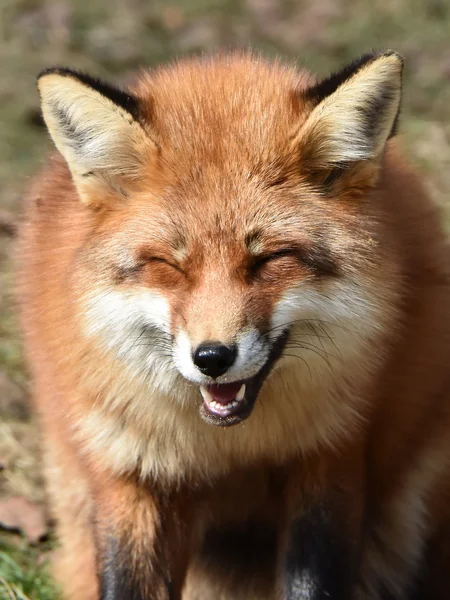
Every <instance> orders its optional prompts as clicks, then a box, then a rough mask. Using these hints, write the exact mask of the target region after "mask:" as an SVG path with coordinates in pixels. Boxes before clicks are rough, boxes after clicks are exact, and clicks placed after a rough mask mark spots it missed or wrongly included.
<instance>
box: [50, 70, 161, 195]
mask: <svg viewBox="0 0 450 600" xmlns="http://www.w3.org/2000/svg"><path fill="white" fill-rule="evenodd" d="M39 91H40V94H41V101H42V113H43V116H44V120H45V122H46V125H47V127H48V130H49V132H50V135H51V137H52V139H53V141H54V143H55V145H56V147H57V148H58V150H59V151H60V152H61V154H62V155H63V156H64V158H65V159H66V161H67V163H68V165H69V168H70V170H71V172H72V175H73V177H74V180H75V183H76V184H77V183H79V184H80V185H82V184H83V182H82V178H83V177H86V176H90V175H92V174H99V173H101V174H102V176H103V177H104V178H106V179H112V178H114V177H115V176H121V175H128V176H133V175H134V174H136V172H137V171H138V169H139V164H140V162H141V161H142V158H143V157H142V150H143V149H144V148H145V147H149V146H150V148H151V147H152V144H151V141H150V139H149V137H148V136H147V135H146V133H145V132H144V130H143V128H142V126H141V125H140V124H139V123H138V122H137V121H136V120H134V119H133V117H132V115H131V114H129V113H128V112H127V111H126V110H124V109H123V108H122V107H121V106H119V105H117V104H115V103H114V102H113V101H112V100H110V99H109V98H108V97H106V96H104V95H102V94H101V93H100V92H99V91H97V90H95V89H94V88H91V87H90V86H89V85H87V84H85V83H83V82H81V81H79V80H78V79H76V78H75V77H71V76H68V75H61V74H58V73H49V74H47V75H44V76H42V77H41V78H40V80H39Z"/></svg>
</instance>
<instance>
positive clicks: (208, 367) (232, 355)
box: [193, 342, 237, 378]
mask: <svg viewBox="0 0 450 600" xmlns="http://www.w3.org/2000/svg"><path fill="white" fill-rule="evenodd" d="M236 356H237V349H236V346H224V345H222V344H217V343H214V342H207V343H205V344H200V346H198V348H197V349H196V351H195V353H194V356H193V360H194V364H195V366H196V367H197V368H198V369H199V370H200V371H201V372H202V373H204V374H205V375H208V376H209V377H214V378H215V377H219V376H220V375H223V374H224V373H226V372H227V371H228V369H229V368H230V367H231V365H232V364H233V363H234V361H235V360H236Z"/></svg>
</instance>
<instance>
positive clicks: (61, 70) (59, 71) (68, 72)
mask: <svg viewBox="0 0 450 600" xmlns="http://www.w3.org/2000/svg"><path fill="white" fill-rule="evenodd" d="M46 75H60V76H61V77H74V78H75V79H79V78H80V77H82V76H83V74H82V73H80V72H79V71H77V70H75V69H69V68H68V67H59V66H58V67H47V68H46V69H42V71H41V72H40V73H39V74H38V76H37V77H36V80H37V81H39V80H40V79H41V78H42V77H45V76H46Z"/></svg>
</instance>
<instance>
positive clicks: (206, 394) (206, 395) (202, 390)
mask: <svg viewBox="0 0 450 600" xmlns="http://www.w3.org/2000/svg"><path fill="white" fill-rule="evenodd" d="M200 394H201V395H202V396H203V400H204V401H205V402H208V404H212V403H213V402H214V400H213V397H212V396H211V394H210V393H209V392H208V390H207V389H206V388H205V387H203V386H202V385H201V386H200Z"/></svg>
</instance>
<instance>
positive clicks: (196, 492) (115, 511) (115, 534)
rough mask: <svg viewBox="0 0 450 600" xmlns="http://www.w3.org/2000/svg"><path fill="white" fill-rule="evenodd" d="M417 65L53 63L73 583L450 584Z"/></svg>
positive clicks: (100, 594)
mask: <svg viewBox="0 0 450 600" xmlns="http://www.w3.org/2000/svg"><path fill="white" fill-rule="evenodd" d="M401 76H402V59H401V58H400V57H399V56H398V55H397V54H396V53H394V52H385V53H374V54H368V55H365V56H363V57H361V58H360V59H359V60H357V61H355V62H354V63H352V64H351V65H349V66H347V67H346V68H344V69H343V70H342V71H340V72H338V73H335V74H332V75H330V76H329V77H327V78H326V79H324V80H322V81H317V80H315V79H314V78H313V77H312V76H311V75H310V74H308V73H306V72H298V71H296V70H295V69H293V68H289V67H285V66H282V65H281V64H279V63H277V62H274V63H268V62H265V61H263V60H262V59H259V58H255V57H254V56H252V55H250V54H232V55H223V56H217V57H214V58H210V59H191V60H182V61H180V62H179V63H177V64H175V65H172V66H171V67H167V68H161V69H158V70H156V71H154V72H148V73H144V74H143V75H142V76H141V77H140V78H139V79H138V80H137V81H136V83H135V85H134V86H133V87H132V88H130V89H129V90H127V91H122V90H119V89H117V88H115V87H113V86H110V85H108V84H105V83H103V82H100V81H98V80H96V79H93V78H91V77H89V76H87V75H85V74H81V73H78V72H75V71H72V70H69V69H61V68H56V69H50V70H48V71H45V72H44V73H43V74H42V75H41V76H40V78H39V91H40V95H41V101H42V111H43V116H44V119H45V122H46V124H47V127H48V130H49V132H50V135H51V137H52V139H53V141H54V143H55V145H56V147H57V149H58V151H59V152H58V153H57V154H56V155H55V156H54V157H52V158H51V159H50V161H49V164H48V165H47V166H46V167H45V168H44V170H43V172H42V173H41V174H40V175H38V176H37V177H36V179H35V181H34V183H33V185H32V187H31V190H30V194H29V196H28V199H27V204H26V208H25V217H24V222H23V225H22V228H21V232H20V241H19V263H20V269H19V300H20V306H21V318H22V324H23V330H24V338H25V347H26V352H27V355H28V360H29V364H30V369H31V374H32V377H33V382H34V383H33V386H34V387H33V389H34V402H35V406H36V410H37V413H38V415H39V419H40V423H41V427H42V432H43V436H42V437H43V457H44V463H45V472H46V479H47V484H48V491H49V499H50V503H51V508H52V511H53V514H54V515H55V517H56V519H57V522H58V535H59V537H60V540H61V544H62V548H61V551H60V553H59V563H58V565H56V573H57V576H58V578H59V580H60V581H61V586H62V589H63V592H64V594H65V597H66V598H67V599H69V600H119V599H124V598H127V599H128V598H129V599H133V600H144V599H145V600H148V599H151V600H181V599H182V600H195V599H197V600H210V599H212V598H218V599H220V600H234V599H236V598H237V597H239V598H242V599H244V598H245V599H248V600H275V599H276V600H280V599H281V598H282V599H283V600H306V599H308V600H322V599H324V598H332V599H334V600H350V599H352V600H385V599H386V598H389V599H392V600H412V599H414V600H426V599H427V598H433V600H444V599H447V598H448V597H449V591H450V585H449V583H448V576H447V573H448V568H447V567H448V565H449V564H450V557H449V556H448V551H447V549H446V548H447V546H446V542H445V540H446V536H448V535H450V531H449V523H450V515H449V513H448V505H449V504H448V498H449V497H450V476H449V473H450V470H449V465H448V462H449V460H448V456H449V451H448V433H449V431H450V411H449V410H448V407H447V400H448V393H449V382H448V379H449V378H448V366H447V365H448V359H449V354H450V342H449V339H450V322H449V319H450V316H449V315H450V313H449V311H448V306H449V300H450V298H449V295H450V291H449V286H448V282H449V267H448V264H449V263H448V249H447V242H446V240H445V236H444V235H443V233H442V231H441V228H440V226H439V220H438V218H437V216H436V214H435V211H434V209H433V206H432V204H431V202H430V200H429V199H428V198H427V197H426V195H425V194H424V192H423V191H422V188H421V184H420V182H419V181H418V179H417V177H416V176H415V175H414V173H413V172H411V170H410V169H409V168H408V167H406V166H405V165H404V163H403V161H402V159H401V158H400V156H399V154H398V151H397V150H396V147H395V141H394V140H393V139H392V138H393V137H394V136H395V133H396V129H397V121H398V115H399V110H400V100H401ZM80 573H82V574H83V577H82V578H80Z"/></svg>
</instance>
